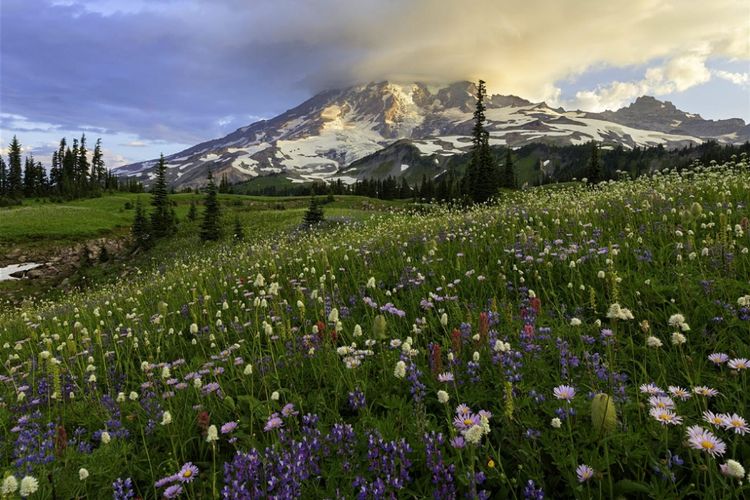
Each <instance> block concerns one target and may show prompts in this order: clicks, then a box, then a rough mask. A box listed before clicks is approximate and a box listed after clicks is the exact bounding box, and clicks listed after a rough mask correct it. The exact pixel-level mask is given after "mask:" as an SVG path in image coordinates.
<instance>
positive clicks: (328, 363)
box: [0, 156, 750, 499]
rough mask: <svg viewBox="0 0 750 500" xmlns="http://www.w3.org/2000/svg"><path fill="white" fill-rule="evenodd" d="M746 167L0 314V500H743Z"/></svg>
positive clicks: (580, 192)
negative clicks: (614, 499) (546, 499)
mask: <svg viewBox="0 0 750 500" xmlns="http://www.w3.org/2000/svg"><path fill="white" fill-rule="evenodd" d="M749 202H750V167H749V165H748V160H747V158H745V157H744V156H743V157H739V158H736V159H735V161H732V162H729V163H727V164H723V165H715V164H712V165H705V166H699V167H696V168H695V169H691V170H686V171H681V172H678V171H661V172H656V173H653V174H649V175H645V176H642V177H639V178H638V179H635V180H631V179H623V180H619V181H610V182H606V183H602V184H599V185H598V186H595V187H589V186H585V185H582V184H563V185H552V186H546V187H543V188H533V189H528V190H523V191H517V192H508V193H504V194H503V197H502V198H501V199H500V200H497V201H495V202H493V203H490V204H486V205H479V206H477V207H474V208H471V209H466V208H462V207H455V206H440V205H421V206H419V207H417V208H408V209H407V208H398V207H395V208H392V209H390V210H389V211H384V212H380V213H374V214H371V215H370V216H369V217H366V218H361V219H358V220H352V221H348V222H345V223H342V224H339V225H337V226H335V227H332V228H328V229H325V228H324V229H322V230H317V231H316V230H307V231H302V230H289V231H277V232H273V233H269V234H264V233H262V232H256V233H253V234H248V235H247V236H246V239H245V241H244V242H242V243H239V244H237V243H233V244H230V243H219V244H214V245H208V246H206V247H203V248H198V245H196V249H195V250H194V251H193V252H191V253H189V254H186V255H187V256H186V257H179V258H175V259H173V260H169V261H167V262H163V263H162V264H161V265H159V266H153V268H149V269H140V270H138V269H134V270H132V272H130V273H128V275H127V276H123V277H122V278H119V279H117V280H116V281H112V282H111V283H110V284H108V285H102V286H101V287H98V288H97V289H95V290H89V291H86V292H82V293H79V294H73V295H70V296H68V297H66V298H64V299H62V300H59V301H55V302H44V303H40V304H37V305H36V306H24V308H23V309H13V310H7V311H5V312H4V313H2V315H0V355H1V357H2V368H0V481H1V484H0V497H1V498H3V499H5V498H9V499H10V498H49V499H51V498H58V499H67V498H71V499H72V498H115V499H130V498H186V499H187V498H193V499H195V498H227V499H245V498H266V497H268V498H342V499H343V498H348V499H355V498H357V499H365V498H435V499H450V498H515V499H518V498H529V499H532V498H533V499H541V498H545V497H546V498H618V497H621V498H730V499H731V498H735V499H740V498H747V497H748V496H750V486H748V482H750V478H748V469H749V468H750V436H748V434H750V424H748V419H750V395H749V393H748V386H749V385H750V255H748V247H750V236H749V234H750V223H749V217H750V208H748V203H749Z"/></svg>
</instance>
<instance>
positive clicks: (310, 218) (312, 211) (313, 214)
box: [302, 196, 323, 227]
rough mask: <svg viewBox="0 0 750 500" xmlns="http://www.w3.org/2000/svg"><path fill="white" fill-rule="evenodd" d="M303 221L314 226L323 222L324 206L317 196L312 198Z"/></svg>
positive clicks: (309, 225)
mask: <svg viewBox="0 0 750 500" xmlns="http://www.w3.org/2000/svg"><path fill="white" fill-rule="evenodd" d="M302 222H303V223H304V224H305V225H306V226H308V227H312V226H315V225H317V224H320V223H321V222H323V207H322V206H320V203H318V199H317V198H316V197H315V196H312V197H311V198H310V205H309V206H308V207H307V211H306V212H305V217H304V219H303V220H302Z"/></svg>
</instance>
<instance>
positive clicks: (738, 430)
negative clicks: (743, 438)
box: [722, 413, 750, 435]
mask: <svg viewBox="0 0 750 500" xmlns="http://www.w3.org/2000/svg"><path fill="white" fill-rule="evenodd" d="M722 417H724V423H723V424H722V426H723V427H724V428H725V429H730V430H733V431H734V432H735V434H742V435H745V434H747V433H748V432H750V427H748V426H747V421H746V420H745V419H744V418H742V417H740V416H739V415H737V414H736V413H732V414H731V415H728V414H726V413H724V414H722Z"/></svg>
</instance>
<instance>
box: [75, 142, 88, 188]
mask: <svg viewBox="0 0 750 500" xmlns="http://www.w3.org/2000/svg"><path fill="white" fill-rule="evenodd" d="M76 167H77V168H78V170H77V172H76V184H77V188H78V196H83V195H84V194H86V192H87V191H88V189H87V188H88V185H89V157H88V149H86V134H81V142H80V143H79V144H78V160H77V161H76Z"/></svg>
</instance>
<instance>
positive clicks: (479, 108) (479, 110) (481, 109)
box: [463, 80, 498, 203]
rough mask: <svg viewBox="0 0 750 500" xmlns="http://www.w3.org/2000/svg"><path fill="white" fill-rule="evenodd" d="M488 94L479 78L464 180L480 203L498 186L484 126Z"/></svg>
mask: <svg viewBox="0 0 750 500" xmlns="http://www.w3.org/2000/svg"><path fill="white" fill-rule="evenodd" d="M486 95H487V88H486V86H485V82H484V80H479V85H478V86H477V104H476V109H475V110H474V127H473V129H472V133H471V135H472V139H471V146H472V147H471V157H470V159H469V165H468V167H467V170H466V176H465V180H464V182H463V184H464V187H465V189H466V191H467V194H468V195H469V196H470V197H471V199H472V200H474V201H475V202H478V203H481V202H484V201H487V200H488V199H489V198H490V197H491V196H492V195H494V194H495V192H496V191H497V186H498V174H497V168H496V166H495V162H494V160H493V158H492V153H491V151H490V144H489V133H488V132H487V131H486V130H485V128H484V122H485V120H486V117H485V111H486V109H487V108H486V107H485V105H484V99H485V97H486Z"/></svg>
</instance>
